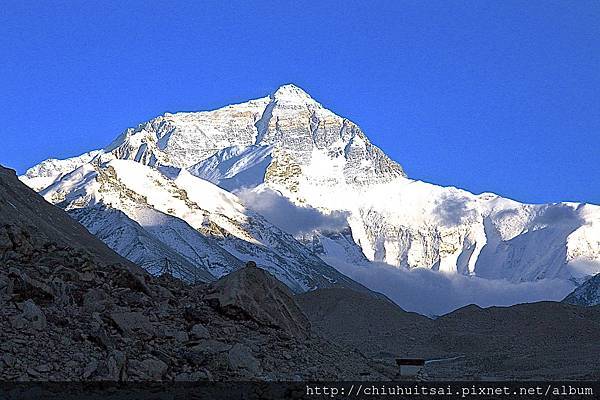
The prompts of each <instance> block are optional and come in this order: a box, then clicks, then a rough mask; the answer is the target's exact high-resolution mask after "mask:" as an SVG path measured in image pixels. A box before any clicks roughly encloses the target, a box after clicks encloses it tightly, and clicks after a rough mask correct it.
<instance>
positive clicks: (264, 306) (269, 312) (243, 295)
mask: <svg viewBox="0 0 600 400" xmlns="http://www.w3.org/2000/svg"><path fill="white" fill-rule="evenodd" d="M204 299H205V300H206V301H207V302H208V303H209V304H210V305H211V306H212V307H214V308H215V309H217V310H218V311H219V312H221V313H223V314H225V315H227V316H228V317H230V318H232V319H242V320H243V319H246V320H253V321H255V322H256V323H258V324H260V325H264V326H269V327H273V328H278V329H281V330H283V331H285V332H287V333H288V334H290V335H292V336H295V337H306V336H308V334H309V331H310V323H309V321H308V319H307V318H306V316H305V315H304V314H303V313H302V311H301V310H300V308H299V307H298V304H296V301H295V300H294V294H293V293H292V292H291V290H290V289H288V287H287V286H285V285H284V284H283V283H281V282H280V281H278V280H277V279H276V278H275V277H273V276H272V275H271V274H269V273H268V272H266V271H264V270H262V269H260V268H255V267H245V268H242V269H239V270H237V271H235V272H233V273H231V274H229V275H226V276H225V277H223V278H221V279H219V280H218V281H217V282H214V283H213V284H211V285H210V287H209V289H208V292H207V294H206V295H205V297H204Z"/></svg>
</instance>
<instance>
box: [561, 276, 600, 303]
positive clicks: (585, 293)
mask: <svg viewBox="0 0 600 400" xmlns="http://www.w3.org/2000/svg"><path fill="white" fill-rule="evenodd" d="M563 303H567V304H575V305H580V306H597V305H600V274H597V275H595V276H593V277H592V278H590V279H588V280H587V281H585V282H584V283H583V284H582V285H581V286H579V287H578V288H577V289H575V290H574V291H573V292H572V293H571V294H569V295H568V296H567V297H565V299H564V300H563Z"/></svg>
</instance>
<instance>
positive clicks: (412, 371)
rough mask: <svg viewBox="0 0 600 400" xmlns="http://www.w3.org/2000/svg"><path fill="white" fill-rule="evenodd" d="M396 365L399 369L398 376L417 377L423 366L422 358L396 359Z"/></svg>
mask: <svg viewBox="0 0 600 400" xmlns="http://www.w3.org/2000/svg"><path fill="white" fill-rule="evenodd" d="M396 364H397V365H398V367H400V376H417V375H419V373H420V372H421V371H422V370H423V367H424V366H425V360H424V359H422V358H396Z"/></svg>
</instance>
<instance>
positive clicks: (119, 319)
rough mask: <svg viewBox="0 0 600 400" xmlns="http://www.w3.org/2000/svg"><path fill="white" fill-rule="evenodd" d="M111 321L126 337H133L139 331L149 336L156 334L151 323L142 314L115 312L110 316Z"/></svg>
mask: <svg viewBox="0 0 600 400" xmlns="http://www.w3.org/2000/svg"><path fill="white" fill-rule="evenodd" d="M110 319H111V320H112V321H113V322H114V323H115V325H116V326H117V328H119V330H120V331H121V332H122V333H123V334H125V335H130V336H131V335H133V334H134V332H137V331H140V332H144V333H146V334H148V335H153V334H154V327H153V326H152V324H151V323H150V320H149V319H148V317H147V316H145V315H144V314H142V313H140V312H131V311H127V312H114V313H111V314H110Z"/></svg>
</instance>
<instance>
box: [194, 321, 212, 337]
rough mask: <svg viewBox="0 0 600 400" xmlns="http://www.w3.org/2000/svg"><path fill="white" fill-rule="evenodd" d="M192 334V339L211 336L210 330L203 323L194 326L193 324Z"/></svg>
mask: <svg viewBox="0 0 600 400" xmlns="http://www.w3.org/2000/svg"><path fill="white" fill-rule="evenodd" d="M190 335H191V337H192V339H208V338H210V333H209V332H208V329H206V327H205V326H204V325H202V324H195V325H194V326H192V329H191V331H190Z"/></svg>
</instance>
